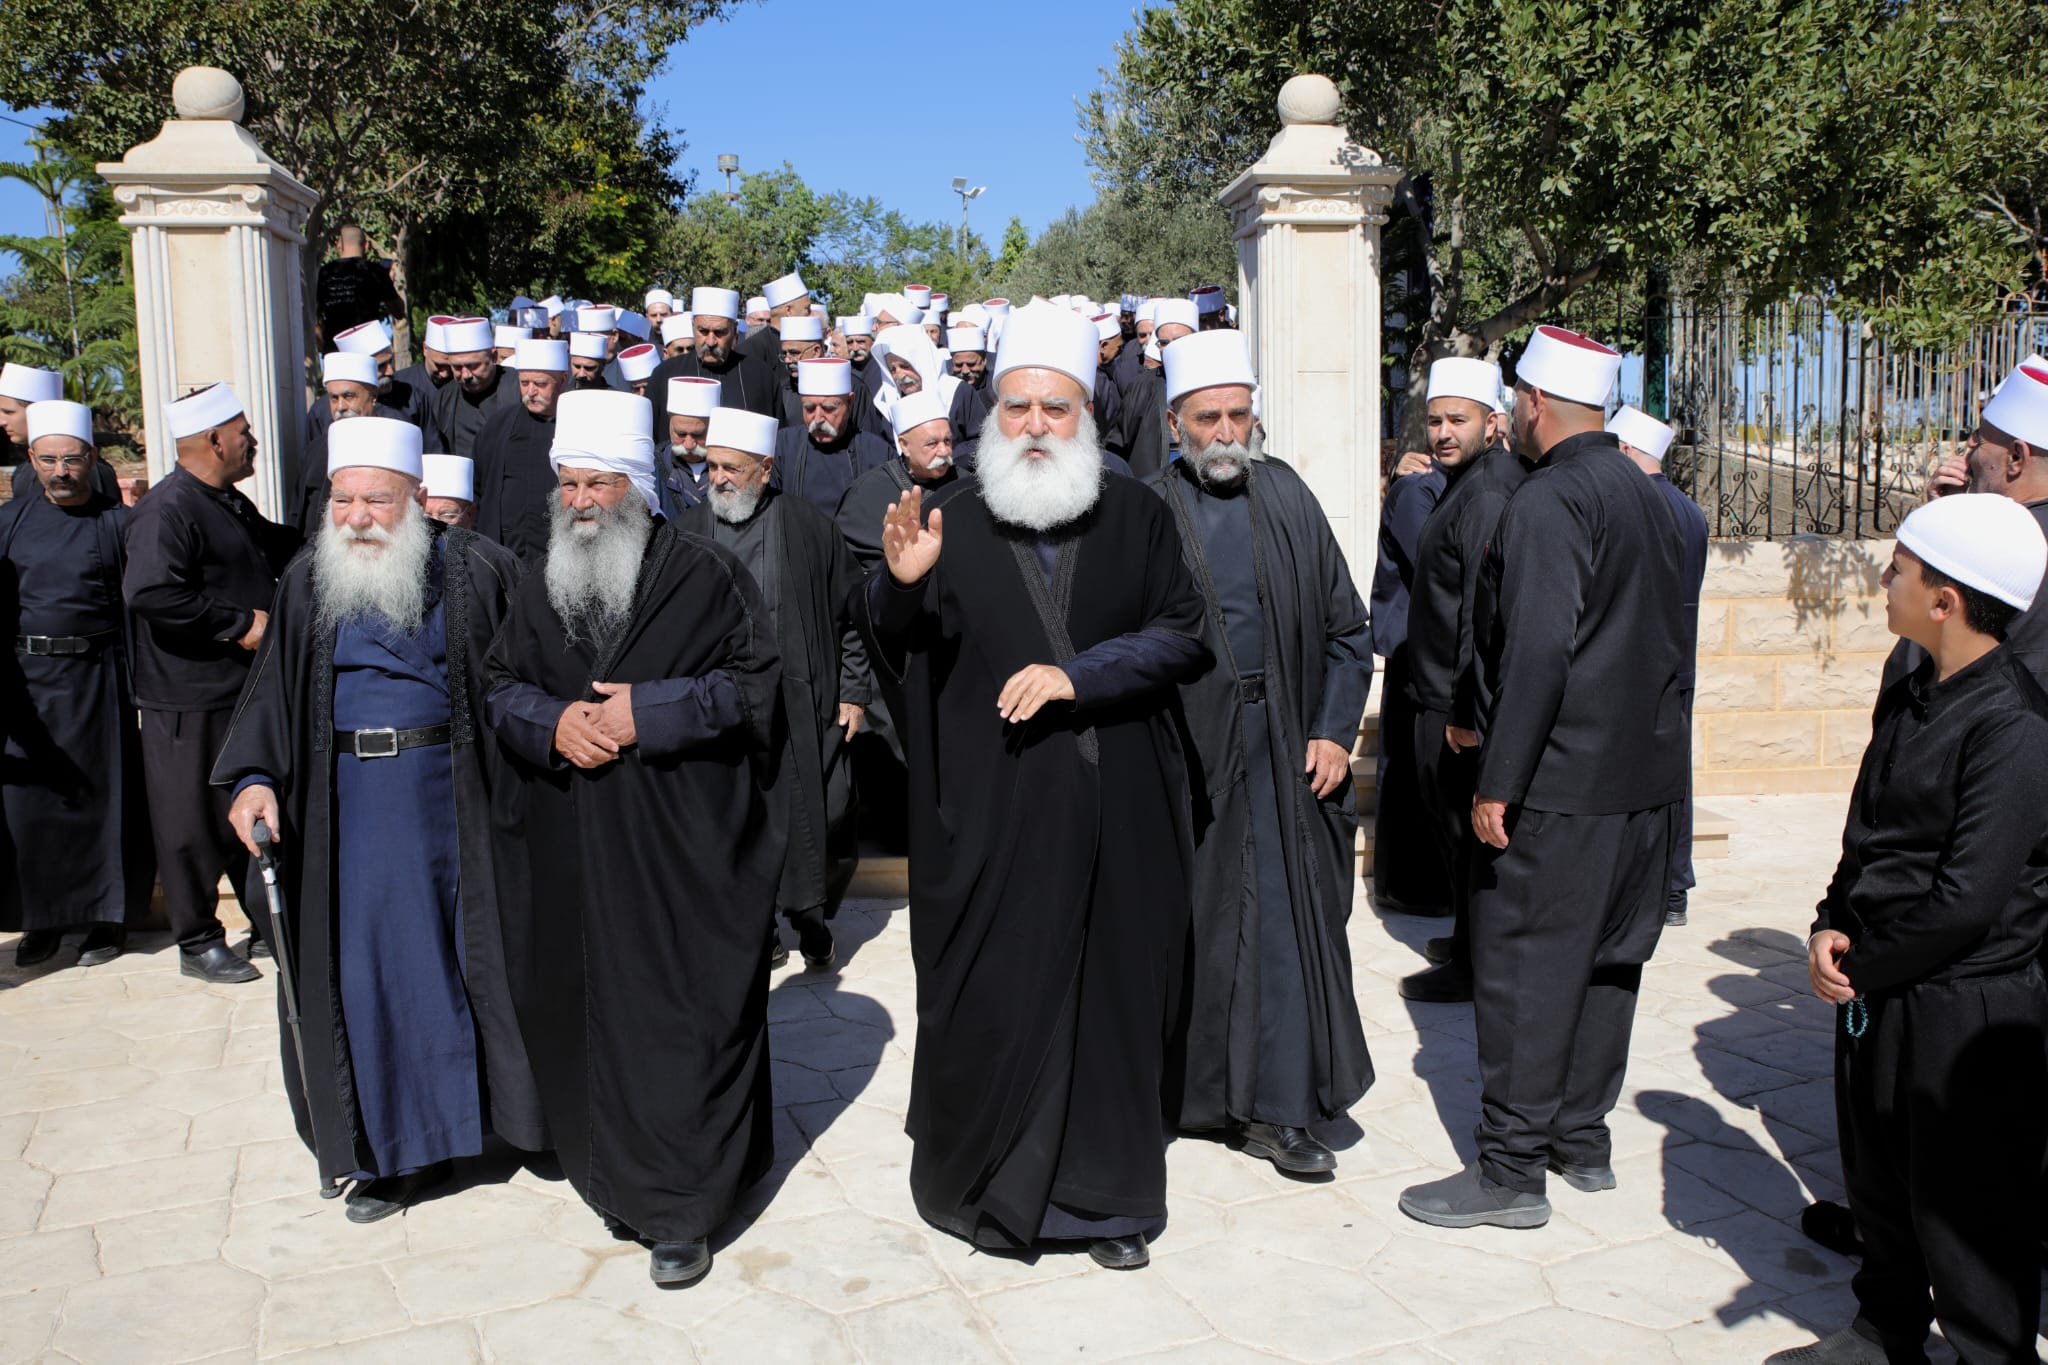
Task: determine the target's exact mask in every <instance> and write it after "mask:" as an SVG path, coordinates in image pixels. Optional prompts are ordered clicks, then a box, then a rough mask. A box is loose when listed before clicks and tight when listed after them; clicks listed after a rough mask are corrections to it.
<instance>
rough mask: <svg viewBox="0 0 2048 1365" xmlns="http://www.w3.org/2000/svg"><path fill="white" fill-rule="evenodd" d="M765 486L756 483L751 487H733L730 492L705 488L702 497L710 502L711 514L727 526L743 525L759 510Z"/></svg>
mask: <svg viewBox="0 0 2048 1365" xmlns="http://www.w3.org/2000/svg"><path fill="white" fill-rule="evenodd" d="M766 486H767V485H765V484H756V485H754V486H753V487H752V488H735V489H733V490H732V491H730V492H727V491H725V490H724V489H720V488H707V489H706V490H705V494H704V497H705V500H706V501H707V502H709V503H710V504H711V515H712V516H714V517H717V518H718V519H719V520H720V521H722V522H724V523H725V524H726V525H727V526H744V525H746V523H748V522H749V521H752V520H753V519H754V513H756V512H758V511H760V510H761V492H762V489H764V488H765V487H766Z"/></svg>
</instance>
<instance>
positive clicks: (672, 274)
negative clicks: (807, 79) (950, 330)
mask: <svg viewBox="0 0 2048 1365" xmlns="http://www.w3.org/2000/svg"><path fill="white" fill-rule="evenodd" d="M735 196H736V197H735V198H734V199H733V200H731V201H728V200H727V199H726V197H725V196H724V195H723V194H716V193H713V194H699V195H696V196H695V197H693V198H692V199H691V200H690V201H689V203H688V205H687V206H686V207H685V208H684V210H683V212H682V213H681V214H679V215H677V217H676V219H675V221H674V222H673V223H672V224H671V225H670V226H669V229H668V235H667V239H666V241H665V243H664V244H663V246H662V248H661V250H660V253H659V255H660V264H659V266H658V268H657V269H656V271H655V274H654V278H655V279H657V280H659V282H660V283H661V284H663V285H664V286H666V287H669V288H671V289H673V288H677V287H681V286H685V285H698V284H710V285H717V286H719V287H722V288H728V289H737V290H739V291H740V292H741V293H742V294H752V293H756V292H758V291H759V290H760V288H761V286H762V285H763V284H765V283H767V282H768V281H769V280H772V279H774V278H776V277H777V276H780V275H785V274H788V273H789V272H790V271H792V270H794V271H798V272H800V273H801V274H802V275H803V277H804V283H805V284H806V285H808V286H809V287H810V290H811V293H812V295H813V296H814V297H816V298H817V299H819V300H820V301H822V302H824V303H826V304H828V305H829V306H830V307H831V308H832V311H833V312H834V313H844V312H849V311H851V310H852V309H853V308H854V307H856V306H857V305H858V304H859V303H860V299H861V295H863V294H865V293H870V292H885V291H892V290H898V289H901V288H902V287H903V285H904V284H906V283H916V284H928V285H930V286H931V287H932V288H933V289H937V290H941V291H943V292H946V293H948V294H951V295H952V296H953V297H955V298H957V299H960V300H962V301H963V302H964V301H966V300H967V299H969V298H980V297H981V294H980V293H979V292H978V291H980V290H982V289H983V288H984V287H985V284H986V281H987V278H988V274H989V269H990V262H989V258H988V249H987V247H986V246H985V245H983V243H982V241H981V239H980V238H979V237H977V236H975V235H974V234H973V233H969V234H968V239H967V254H966V255H965V256H962V255H961V254H960V251H959V234H958V230H957V229H955V228H949V227H946V226H945V225H943V224H940V223H913V222H911V221H910V220H908V219H906V218H905V217H904V216H903V215H902V214H900V213H898V212H896V211H895V210H893V209H887V208H884V207H883V206H882V204H881V202H880V201H879V200H876V199H872V198H862V199H856V198H854V197H852V196H851V195H847V194H840V193H834V194H825V195H821V194H818V193H817V192H816V191H814V190H813V189H811V187H810V186H809V185H807V184H805V183H804V179H803V177H802V176H800V175H798V174H797V172H796V171H795V169H793V168H792V167H791V166H790V165H789V164H788V163H787V162H784V163H783V165H782V168H781V169H780V170H775V171H762V172H757V173H754V174H750V175H744V176H742V177H741V178H740V183H739V188H738V190H737V191H735Z"/></svg>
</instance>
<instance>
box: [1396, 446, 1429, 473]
mask: <svg viewBox="0 0 2048 1365" xmlns="http://www.w3.org/2000/svg"><path fill="white" fill-rule="evenodd" d="M1431 463H1432V461H1431V460H1430V458H1429V456H1427V455H1425V454H1423V453H1422V452H1421V451H1419V450H1410V451H1405V452H1403V454H1402V456H1401V458H1400V460H1399V461H1398V462H1396V463H1395V465H1394V477H1395V478H1397V479H1401V478H1406V477H1407V476H1408V475H1410V474H1420V473H1421V472H1422V471H1423V470H1425V469H1427V468H1429V466H1430V464H1431Z"/></svg>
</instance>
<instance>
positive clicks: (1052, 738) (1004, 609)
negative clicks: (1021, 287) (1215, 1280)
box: [857, 307, 1210, 1269]
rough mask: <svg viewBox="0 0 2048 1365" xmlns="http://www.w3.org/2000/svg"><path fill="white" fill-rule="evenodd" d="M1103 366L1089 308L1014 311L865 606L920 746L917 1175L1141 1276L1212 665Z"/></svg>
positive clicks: (940, 1213)
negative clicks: (1101, 389)
mask: <svg viewBox="0 0 2048 1365" xmlns="http://www.w3.org/2000/svg"><path fill="white" fill-rule="evenodd" d="M1095 366H1096V335H1095V328H1094V326H1093V325H1092V324H1091V323H1089V322H1088V321H1087V320H1086V319H1085V318H1080V317H1076V316H1075V315H1073V314H1072V313H1068V312H1065V311H1063V310H1057V309H1052V308H1043V307H1033V308H1026V309H1022V310H1019V311H1018V312H1017V313H1015V314H1014V315H1012V316H1011V318H1010V321H1009V325H1008V328H1007V330H1006V331H1005V333H1004V336H1003V340H1002V345H1001V347H1000V349H999V350H998V351H997V354H996V365H995V392H996V408H995V416H994V417H993V418H992V419H991V420H990V422H989V423H988V426H987V428H986V430H985V432H984V434H983V436H982V440H981V447H980V452H979V458H978V462H977V466H976V468H977V476H978V478H977V482H976V484H975V485H974V486H973V487H971V488H969V489H967V490H965V491H963V492H961V493H960V494H959V495H958V496H956V497H954V498H953V499H952V500H951V501H949V502H948V503H947V504H946V507H945V509H944V511H941V512H934V513H933V514H932V516H931V519H930V522H929V524H926V523H925V522H924V521H923V518H922V502H923V494H922V492H921V490H919V489H916V488H913V489H912V490H911V491H909V492H908V493H906V494H904V495H903V497H902V498H901V499H899V500H898V501H897V502H896V503H895V504H894V505H893V506H892V507H891V508H890V510H889V513H888V518H887V521H886V523H885V527H884V530H883V552H884V555H885V557H886V560H887V566H888V567H887V572H885V573H877V574H875V575H874V576H873V577H872V578H871V579H870V580H869V581H868V585H867V588H866V590H865V591H863V592H862V593H861V594H860V595H859V596H858V598H857V606H858V614H859V615H860V616H861V618H862V622H863V627H864V629H865V630H866V631H867V633H868V638H869V643H870V646H871V655H872V657H874V658H875V659H876V660H877V663H878V669H877V671H878V673H879V674H880V675H881V676H882V679H883V685H884V690H885V692H886V693H887V694H888V699H889V705H890V711H891V713H892V714H893V715H895V716H896V717H897V718H898V719H899V722H900V723H901V724H902V726H903V730H904V745H905V749H906V751H907V755H908V760H909V772H910V776H909V783H910V803H909V804H910V840H911V842H910V891H911V896H910V903H911V906H912V909H911V947H912V954H913V958H914V960H915V963H916V967H917V973H918V1037H917V1043H918V1046H917V1057H916V1065H915V1068H914V1070H913V1071H912V1075H911V1095H910V1110H909V1115H908V1119H907V1122H906V1128H907V1130H908V1132H909V1134H910V1137H911V1140H912V1142H913V1143H914V1144H915V1150H914V1153H913V1156H912V1159H911V1168H910V1187H911V1194H912V1196H913V1198H914V1199H915V1200H916V1202H917V1207H918V1210H919V1212H920V1213H922V1214H923V1215H924V1217H925V1218H926V1220H928V1221H929V1222H931V1223H932V1224H934V1225H935V1226H937V1227H940V1228H943V1229H945V1230H946V1231H949V1232H952V1233H954V1234H955V1235H957V1236H960V1237H963V1238H966V1239H968V1240H970V1241H972V1242H974V1243H975V1244H977V1245H981V1246H989V1247H1002V1248H1025V1247H1031V1246H1034V1245H1038V1244H1041V1243H1061V1242H1064V1243H1066V1244H1068V1245H1070V1246H1079V1245H1086V1246H1087V1247H1088V1250H1089V1252H1090V1254H1091V1256H1093V1258H1094V1259H1095V1260H1096V1262H1097V1263H1098V1264H1100V1265H1103V1266H1105V1267H1109V1268H1112V1269H1135V1268H1136V1267H1139V1266H1142V1265H1144V1264H1146V1263H1147V1262H1148V1260H1149V1259H1150V1256H1149V1252H1148V1250H1147V1247H1146V1238H1147V1237H1148V1236H1149V1235H1151V1234H1152V1233H1153V1232H1154V1231H1155V1230H1156V1229H1157V1228H1158V1227H1159V1226H1160V1225H1161V1224H1162V1222H1163V1221H1164V1219H1165V1215H1166V1153H1165V1144H1164V1141H1163V1140H1162V1135H1161V1122H1160V1120H1161V1115H1160V1105H1161V1100H1160V1096H1161V1091H1162V1083H1163V1082H1164V1080H1165V1070H1166V1051H1165V1049H1166V1038H1167V1035H1168V1033H1169V1032H1170V1031H1171V1029H1172V1027H1173V1023H1174V1017H1175V1014H1176V1012H1177V1001H1176V997H1177V995H1178V987H1179V984H1180V981H1181V965H1182V964H1181V961H1180V957H1181V952H1182V944H1183V943H1184V941H1185V939H1186V935H1187V926H1188V871H1189V868H1188V860H1189V852H1190V838H1191V834H1190V831H1189V829H1188V827H1187V820H1186V814H1185V812H1186V809H1187V802H1188V792H1187V773H1186V771H1185V769H1184V768H1183V766H1182V762H1181V755H1180V747H1179V745H1178V743H1177V742H1176V741H1175V738H1174V726H1173V719H1172V712H1173V706H1174V693H1173V688H1174V686H1175V684H1178V683H1183V682H1187V681H1190V680H1192V679H1193V678H1194V677H1195V676H1197V675H1198V674H1199V673H1200V672H1201V671H1202V670H1203V669H1204V668H1205V667H1206V666H1207V665H1208V663H1209V658H1210V656H1209V651H1208V649H1207V648H1206V647H1204V645H1203V644H1202V641H1201V632H1202V599H1201V595H1200V594H1199V593H1198V592H1197V591H1196V590H1195V586H1194V581H1193V580H1192V578H1190V576H1189V574H1188V571H1187V566H1186V565H1185V564H1184V563H1183V562H1182V559H1181V548H1180V537H1179V536H1178V535H1177V534H1176V533H1175V531H1174V528H1173V518H1172V516H1171V514H1170V513H1169V512H1168V511H1167V509H1166V507H1165V506H1164V505H1163V504H1162V503H1161V502H1160V501H1159V500H1158V499H1157V498H1156V497H1154V496H1152V495H1151V494H1150V493H1148V492H1147V491H1146V490H1145V489H1143V488H1141V487H1139V486H1138V485H1137V484H1136V483H1135V482H1133V481H1132V480H1129V479H1123V478H1111V477H1108V476H1107V475H1106V473H1105V471H1104V467H1103V459H1102V454H1101V450H1100V447H1099V446H1098V444H1097V440H1096V434H1095V426H1094V422H1093V420H1092V419H1091V418H1090V417H1089V414H1088V401H1089V394H1090V393H1091V391H1092V389H1093V386H1094V382H1095Z"/></svg>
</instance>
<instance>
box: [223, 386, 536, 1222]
mask: <svg viewBox="0 0 2048 1365" xmlns="http://www.w3.org/2000/svg"><path fill="white" fill-rule="evenodd" d="M327 473H328V480H329V487H330V492H329V495H328V502H327V506H326V515H325V516H324V517H322V518H321V520H320V522H319V527H318V533H317V539H316V541H315V543H314V544H313V546H312V547H311V548H310V549H309V550H307V551H305V552H302V553H301V554H300V555H299V556H298V557H297V558H296V559H294V560H293V561H292V563H291V565H290V566H289V567H288V568H287V569H286V570H285V572H284V575H283V577H282V579H281V580H280V581H279V583H278V589H277V596H276V599H275V601H274V604H273V606H272V609H271V617H270V624H269V628H268V629H267V630H265V632H264V635H263V642H262V645H261V646H260V648H259V649H258V651H257V655H256V660H255V663H254V665H253V666H252V667H251V669H250V672H249V678H248V682H247V683H246V685H245V686H244V687H243V689H242V698H241V702H240V704H239V705H238V706H237V708H236V711H235V718H234V724H233V726H232V728H231V729H230V730H229V731H228V735H227V740H226V743H225V744H224V745H223V746H222V749H221V753H220V757H219V759H218V761H217V762H216V764H215V766H214V770H213V781H214V783H215V785H216V786H223V787H233V788H234V789H235V797H234V804H233V805H232V806H231V807H230V808H229V812H228V819H229V821H230V823H231V824H232V825H233V826H234V829H235V832H236V833H237V834H238V835H240V836H241V838H242V841H243V843H244V844H246V845H248V846H249V848H250V850H251V851H252V852H253V851H254V850H255V841H254V839H253V837H252V835H251V829H252V827H253V825H254V823H255V822H256V820H258V819H262V820H263V821H264V822H266V823H267V824H268V825H269V827H270V829H271V830H272V831H273V832H274V834H275V836H276V838H277V842H278V846H279V848H280V850H281V852H282V855H283V862H284V873H283V876H282V877H281V879H280V885H282V886H284V887H285V888H287V891H288V894H287V895H286V896H285V897H284V904H285V907H286V911H287V913H288V914H289V915H290V916H291V918H290V920H288V921H287V925H288V927H289V933H288V935H287V936H286V937H287V939H288V940H289V945H290V947H291V948H293V949H294V950H295V954H294V957H293V960H289V961H287V960H284V958H285V955H284V953H283V952H281V951H280V953H279V961H278V964H277V965H278V970H279V972H280V973H285V972H289V973H291V977H292V980H293V982H295V983H296V985H297V998H298V1002H299V1010H300V1015H301V1019H300V1023H299V1034H300V1039H301V1045H302V1046H303V1049H304V1051H303V1057H302V1056H301V1054H300V1052H299V1051H298V1049H297V1048H295V1047H294V1046H293V1045H292V1042H291V1034H290V1030H289V1028H288V1027H282V1026H281V1028H280V1032H281V1033H282V1034H283V1035H284V1042H283V1047H282V1053H283V1058H284V1075H285V1088H286V1093H287V1094H288V1095H289V1096H290V1098H291V1105H292V1115H293V1118H294V1120H295V1121H296V1122H297V1125H298V1130H299V1136H300V1137H301V1138H302V1139H304V1141H305V1143H306V1145H307V1146H308V1147H309V1148H310V1149H311V1150H312V1152H313V1155H314V1159H315V1162H316V1163H317V1165H318V1167H319V1177H320V1186H321V1188H322V1190H323V1191H326V1190H331V1189H334V1188H335V1187H336V1186H337V1185H341V1184H345V1183H347V1182H349V1181H353V1182H355V1183H354V1186H353V1188H351V1189H350V1190H349V1194H348V1218H349V1220H350V1221H351V1222H357V1223H367V1222H373V1221H375V1220H377V1219H379V1218H385V1217H388V1216H390V1215H391V1214H394V1213H397V1212H398V1211H399V1210H401V1209H403V1208H404V1207H405V1206H406V1205H407V1204H409V1203H411V1202H412V1201H413V1200H414V1199H415V1198H417V1197H418V1195H419V1193H420V1191H421V1190H422V1189H424V1188H425V1187H426V1186H428V1185H429V1184H431V1183H433V1182H434V1181H436V1180H438V1179H441V1178H443V1177H445V1176H446V1175H447V1174H448V1170H449V1163H450V1162H451V1161H453V1160H455V1159H458V1158H462V1157H472V1156H476V1155H477V1154H479V1153H480V1152H481V1151H482V1150H483V1135H484V1132H485V1131H486V1129H487V1128H489V1129H492V1130H495V1131H496V1132H497V1133H498V1135H499V1136H501V1137H502V1138H504V1139H505V1140H506V1141H508V1142H510V1143H511V1144H513V1145H514V1146H516V1147H521V1148H525V1149H527V1150H541V1149H543V1148H545V1147H546V1146H547V1132H546V1128H545V1126H544V1124H543V1123H542V1121H541V1113H540V1104H539V1099H538V1096H537V1094H536V1092H535V1089H534V1084H533V1080H532V1073H531V1072H530V1071H529V1069H528V1067H527V1060H526V1051H525V1048H524V1045H523V1043H522V1041H521V1038H520V1034H519V1029H518V1025H517V1022H516V1020H515V1019H514V1016H513V1012H512V1008H511V994H510V974H509V973H508V967H507V961H506V942H505V938H504V934H503V930H502V926H501V923H500V920H499V887H498V884H497V878H496V868H495V866H494V864H493V862H492V856H491V844H490V792H491V790H492V788H493V787H494V786H496V785H497V784H498V783H499V782H502V781H503V780H504V773H503V771H502V760H501V758H500V756H499V751H498V746H497V745H496V744H495V743H493V742H492V741H491V738H490V736H489V735H488V734H487V733H485V732H484V730H483V729H482V727H481V725H480V720H481V714H480V713H481V709H482V705H483V687H482V674H483V668H482V665H483V657H484V652H485V650H486V649H487V648H488V647H489V645H490V641H491V637H492V635H493V634H494V633H495V632H496V630H497V627H498V624H499V622H500V621H501V620H503V618H504V615H505V609H506V605H507V603H508V601H509V599H510V597H511V594H512V591H513V586H514V584H515V583H516V582H517V580H518V577H519V566H518V562H517V561H516V560H515V559H514V558H513V557H512V555H511V553H510V552H509V551H507V550H504V549H503V548H501V547H499V546H497V545H494V544H492V543H491V542H489V541H487V540H484V539H482V538H480V537H478V536H476V535H474V534H472V533H470V532H468V531H460V530H454V529H450V528H446V527H443V526H442V525H441V524H440V523H438V522H435V521H432V520H430V519H429V518H428V517H427V515H426V511H425V507H424V501H425V491H424V488H423V486H422V473H423V469H422V462H421V456H420V431H419V428H418V427H416V426H414V425H412V424H411V423H409V422H403V421H398V420H395V419H391V418H384V417H358V418H353V419H351V420H349V421H346V422H337V423H336V424H335V425H334V427H333V429H332V430H331V431H330V432H329V433H328V471H327ZM282 1013H283V1002H282V996H280V1014H282Z"/></svg>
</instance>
